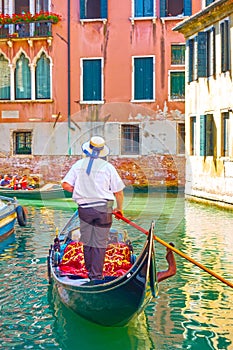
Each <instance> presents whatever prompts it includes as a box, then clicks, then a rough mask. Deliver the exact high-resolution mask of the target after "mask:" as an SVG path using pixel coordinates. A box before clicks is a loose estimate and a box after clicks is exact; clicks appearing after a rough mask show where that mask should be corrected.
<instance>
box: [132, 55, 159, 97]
mask: <svg viewBox="0 0 233 350" xmlns="http://www.w3.org/2000/svg"><path fill="white" fill-rule="evenodd" d="M147 57H152V58H153V98H152V100H135V96H134V85H135V81H134V59H135V58H147ZM131 79H132V91H131V102H135V103H137V102H138V103H139V102H148V103H150V102H155V99H156V97H155V96H156V92H155V55H145V56H132V78H131Z"/></svg>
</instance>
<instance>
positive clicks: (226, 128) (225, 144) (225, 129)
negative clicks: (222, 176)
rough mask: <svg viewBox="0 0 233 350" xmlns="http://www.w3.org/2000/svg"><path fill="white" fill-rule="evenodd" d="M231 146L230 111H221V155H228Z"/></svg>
mask: <svg viewBox="0 0 233 350" xmlns="http://www.w3.org/2000/svg"><path fill="white" fill-rule="evenodd" d="M230 147H231V120H230V113H229V111H227V112H222V113H221V157H229V156H230Z"/></svg>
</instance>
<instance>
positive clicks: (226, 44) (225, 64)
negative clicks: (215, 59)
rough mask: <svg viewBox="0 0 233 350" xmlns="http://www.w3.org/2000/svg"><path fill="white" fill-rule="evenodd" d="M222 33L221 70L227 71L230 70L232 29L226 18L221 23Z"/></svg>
mask: <svg viewBox="0 0 233 350" xmlns="http://www.w3.org/2000/svg"><path fill="white" fill-rule="evenodd" d="M220 35H221V71H222V72H223V73H224V72H227V71H229V70H230V30H229V21H228V20H225V21H224V22H222V23H220Z"/></svg>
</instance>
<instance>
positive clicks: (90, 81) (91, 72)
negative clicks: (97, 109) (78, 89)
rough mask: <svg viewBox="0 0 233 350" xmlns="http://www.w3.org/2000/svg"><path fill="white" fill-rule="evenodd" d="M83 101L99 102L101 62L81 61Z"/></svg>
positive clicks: (96, 60) (98, 60) (97, 60)
mask: <svg viewBox="0 0 233 350" xmlns="http://www.w3.org/2000/svg"><path fill="white" fill-rule="evenodd" d="M83 100H84V101H101V100H102V98H101V60H100V59H95V60H84V61H83Z"/></svg>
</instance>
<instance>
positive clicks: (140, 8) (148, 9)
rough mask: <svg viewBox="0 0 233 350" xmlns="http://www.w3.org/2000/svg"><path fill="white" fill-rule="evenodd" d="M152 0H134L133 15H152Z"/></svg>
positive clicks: (153, 6)
mask: <svg viewBox="0 0 233 350" xmlns="http://www.w3.org/2000/svg"><path fill="white" fill-rule="evenodd" d="M154 8H155V4H154V0H134V17H153V16H154Z"/></svg>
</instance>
